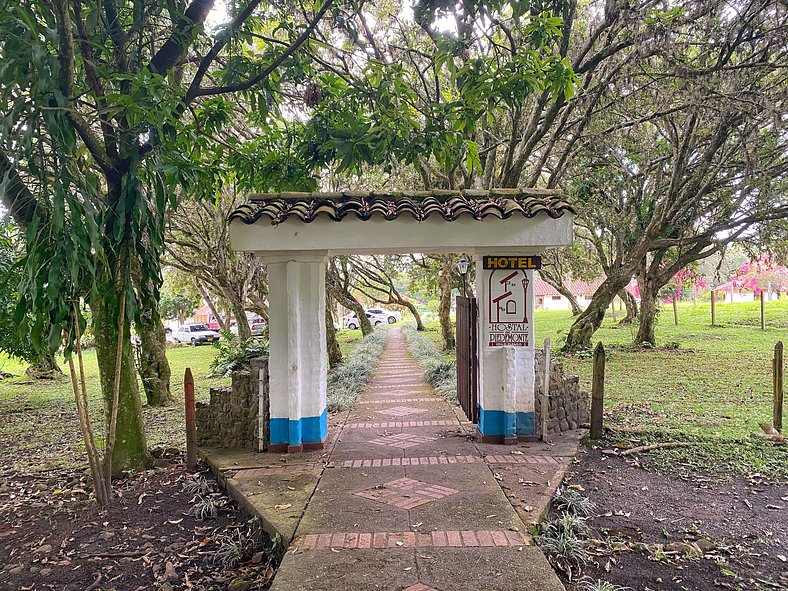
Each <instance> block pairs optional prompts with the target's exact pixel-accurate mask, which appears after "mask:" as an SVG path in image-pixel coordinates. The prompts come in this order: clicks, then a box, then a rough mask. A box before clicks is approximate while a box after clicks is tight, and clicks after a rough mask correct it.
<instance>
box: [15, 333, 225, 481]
mask: <svg viewBox="0 0 788 591" xmlns="http://www.w3.org/2000/svg"><path fill="white" fill-rule="evenodd" d="M215 355H216V349H214V348H213V347H210V346H202V347H186V346H183V347H172V348H169V349H168V350H167V357H168V359H169V361H170V367H171V369H172V385H171V388H172V392H173V395H174V398H175V400H176V403H175V404H174V405H173V406H171V407H167V408H148V407H147V406H146V407H144V410H143V413H144V417H145V425H146V431H147V434H148V445H151V446H152V445H157V444H164V445H172V446H175V447H183V446H184V445H185V435H184V414H183V403H182V400H183V373H184V370H185V369H186V367H187V366H188V367H191V369H192V372H193V374H194V378H195V395H196V399H197V400H198V401H206V400H207V399H208V393H209V388H211V387H212V386H223V385H229V379H227V378H211V379H208V378H205V376H206V375H207V374H208V366H209V365H210V363H211V360H212V359H213V358H214V356H215ZM84 360H85V374H86V383H87V389H88V398H89V404H90V408H91V416H92V419H93V424H94V428H95V430H96V436H97V438H99V439H101V437H102V430H103V418H102V414H103V406H102V400H101V394H100V387H99V376H98V365H97V364H96V353H95V351H93V350H88V351H86V352H85V355H84ZM61 361H62V360H61ZM61 368H62V369H63V370H64V371H68V367H67V366H66V365H65V363H63V364H62V365H61ZM0 369H2V370H3V371H7V372H10V373H14V374H17V375H18V376H19V377H16V378H10V379H6V380H3V381H0V440H1V441H2V444H1V445H2V447H0V449H2V453H1V454H0V457H1V458H2V460H0V472H6V471H7V470H14V471H36V470H46V469H53V468H60V467H70V466H73V465H74V464H79V465H82V464H83V463H84V458H85V456H84V447H83V442H82V435H81V433H80V430H79V423H78V420H77V414H76V405H75V403H74V395H73V393H72V390H71V381H70V380H69V379H64V380H59V381H52V382H50V381H33V380H29V379H28V378H26V377H25V376H24V369H25V366H24V365H23V364H20V363H18V362H16V361H13V360H9V359H8V358H6V357H3V358H0ZM141 395H142V396H143V399H144V394H143V393H142V392H141ZM99 443H100V444H101V441H99Z"/></svg>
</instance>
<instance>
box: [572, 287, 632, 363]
mask: <svg viewBox="0 0 788 591" xmlns="http://www.w3.org/2000/svg"><path fill="white" fill-rule="evenodd" d="M627 283H629V275H628V274H627V275H625V274H620V275H611V276H608V278H607V279H605V280H604V281H603V282H602V285H600V286H599V288H598V289H597V290H596V291H595V292H594V297H592V298H591V303H589V304H588V307H587V308H586V309H585V310H583V312H582V313H581V314H580V316H578V317H577V318H576V319H575V321H574V323H573V324H572V326H571V327H570V329H569V334H567V335H566V344H565V345H564V347H563V350H564V351H566V352H569V353H572V352H576V351H587V350H589V349H591V337H593V336H594V333H595V332H596V331H597V329H598V328H599V327H600V326H602V321H603V320H604V319H605V312H606V311H607V307H608V306H609V305H610V302H612V301H613V298H614V297H615V296H616V294H617V293H618V292H619V291H620V290H621V289H623V288H624V286H625V285H626V284H627Z"/></svg>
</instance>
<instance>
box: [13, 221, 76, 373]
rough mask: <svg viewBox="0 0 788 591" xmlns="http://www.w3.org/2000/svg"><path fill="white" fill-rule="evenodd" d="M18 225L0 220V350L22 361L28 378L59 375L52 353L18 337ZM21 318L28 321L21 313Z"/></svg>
mask: <svg viewBox="0 0 788 591" xmlns="http://www.w3.org/2000/svg"><path fill="white" fill-rule="evenodd" d="M20 234H21V232H20V229H19V228H18V227H17V226H16V225H15V224H14V223H13V221H10V220H0V351H3V353H5V354H6V355H8V356H9V357H14V358H16V359H20V360H22V361H26V362H27V363H28V364H29V365H28V367H27V369H26V370H25V373H26V374H27V375H28V376H30V377H32V378H47V379H56V378H62V377H63V372H62V371H61V369H60V367H59V366H58V364H57V359H56V358H55V353H53V352H52V351H50V350H49V349H36V348H34V347H33V343H32V339H30V338H29V337H28V338H20V337H19V326H18V322H19V320H18V318H17V317H16V308H17V306H18V304H19V283H20V282H21V280H22V276H21V275H22V265H21V261H22V258H23V251H24V244H23V240H22V237H21V236H20ZM21 321H22V322H29V321H30V318H29V317H25V318H23V319H22V320H21Z"/></svg>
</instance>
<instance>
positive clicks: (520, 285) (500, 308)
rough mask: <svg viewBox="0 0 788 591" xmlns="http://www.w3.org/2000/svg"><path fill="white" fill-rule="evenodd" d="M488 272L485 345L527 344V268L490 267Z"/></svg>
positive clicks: (528, 323)
mask: <svg viewBox="0 0 788 591" xmlns="http://www.w3.org/2000/svg"><path fill="white" fill-rule="evenodd" d="M488 273H489V276H488V285H487V295H488V300H487V301H488V305H487V345H488V346H489V347H528V346H529V343H530V340H531V325H530V322H529V319H528V308H529V306H528V303H529V293H528V289H529V286H530V284H531V281H530V279H529V278H528V271H525V270H522V269H491V270H489V271H488Z"/></svg>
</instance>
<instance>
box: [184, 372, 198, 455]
mask: <svg viewBox="0 0 788 591" xmlns="http://www.w3.org/2000/svg"><path fill="white" fill-rule="evenodd" d="M183 394H184V402H185V405H186V408H185V411H186V467H187V468H188V469H189V470H194V469H195V468H196V467H197V410H196V408H195V403H194V377H192V370H191V368H189V367H187V368H186V372H185V373H184V375H183Z"/></svg>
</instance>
